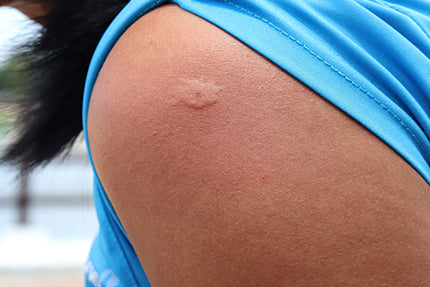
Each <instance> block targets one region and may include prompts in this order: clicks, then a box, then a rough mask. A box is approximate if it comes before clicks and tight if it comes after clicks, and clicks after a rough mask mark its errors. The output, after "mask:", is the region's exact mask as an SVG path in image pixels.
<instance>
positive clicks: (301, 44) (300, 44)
mask: <svg viewBox="0 0 430 287" xmlns="http://www.w3.org/2000/svg"><path fill="white" fill-rule="evenodd" d="M221 1H223V2H225V3H227V4H229V5H232V6H233V7H235V8H237V9H239V10H241V11H243V12H245V13H247V14H249V15H251V16H253V17H254V18H257V19H259V20H261V21H263V22H264V23H266V24H268V25H269V26H270V27H272V28H274V29H275V30H277V31H278V32H280V33H281V34H283V35H284V36H286V37H287V38H289V39H291V40H293V41H294V42H295V43H297V44H298V45H299V46H301V47H302V48H303V49H305V50H306V51H307V52H308V53H309V54H311V55H312V56H314V57H316V58H317V59H318V60H320V61H321V62H322V63H323V64H325V65H326V66H328V67H329V68H330V69H332V70H333V71H335V72H336V73H337V74H339V75H340V76H341V77H342V78H344V79H345V80H346V81H347V82H349V83H350V84H352V85H353V86H354V87H356V88H357V89H358V90H360V91H361V92H363V93H364V94H365V95H367V96H368V97H369V98H371V99H372V100H374V101H375V102H376V103H377V104H379V105H380V106H381V107H382V108H383V109H384V110H386V111H387V112H388V113H389V114H390V115H391V116H393V118H394V119H396V120H397V121H398V122H399V123H400V125H401V126H402V127H403V128H404V129H405V130H406V131H407V132H408V133H409V134H410V135H411V136H412V138H413V139H414V140H415V142H416V144H417V145H418V146H419V147H420V149H421V151H422V152H423V153H424V155H425V156H426V157H428V154H427V152H426V150H425V149H424V147H423V146H422V144H421V142H420V141H419V139H418V138H417V136H416V135H415V134H414V133H413V132H412V131H411V130H410V129H409V128H408V126H407V125H406V124H405V123H404V122H403V121H402V119H401V118H400V117H399V116H398V115H397V114H396V113H394V112H393V111H392V110H391V109H390V108H388V107H387V106H385V105H384V104H383V103H381V102H380V101H379V100H378V99H377V98H376V97H374V96H373V95H371V94H370V93H369V92H368V91H367V90H366V89H364V88H363V87H361V86H360V85H358V84H357V83H355V82H354V81H353V80H352V79H350V78H349V77H348V76H346V75H345V74H344V73H342V72H340V71H339V70H338V69H337V68H336V67H334V66H333V65H332V64H330V63H329V62H327V61H326V60H324V59H323V58H322V57H321V56H319V55H318V54H316V53H315V52H314V51H312V50H311V49H310V48H308V47H307V46H306V45H305V44H304V43H303V42H301V41H299V40H297V39H296V38H295V37H293V36H291V35H290V34H288V33H287V32H285V31H284V30H282V29H281V28H279V27H278V26H276V25H275V24H273V23H272V22H270V21H269V20H267V19H265V18H263V17H261V16H259V15H257V14H255V13H253V12H251V11H249V10H247V9H245V8H243V7H241V6H239V5H237V4H236V3H233V2H231V1H228V0H221Z"/></svg>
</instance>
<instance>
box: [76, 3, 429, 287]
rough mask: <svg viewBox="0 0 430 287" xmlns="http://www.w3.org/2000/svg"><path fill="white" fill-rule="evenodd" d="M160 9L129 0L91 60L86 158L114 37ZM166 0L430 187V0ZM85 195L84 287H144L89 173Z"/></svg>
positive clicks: (126, 241) (105, 200) (125, 240)
mask: <svg viewBox="0 0 430 287" xmlns="http://www.w3.org/2000/svg"><path fill="white" fill-rule="evenodd" d="M163 2H166V1H154V0H132V1H131V2H130V3H129V4H128V5H127V6H126V7H125V8H124V10H123V11H122V12H121V13H120V14H119V15H118V17H117V18H116V19H115V20H114V21H113V22H112V24H111V26H110V27H109V28H108V30H107V31H106V33H105V35H104V36H103V38H102V39H101V41H100V43H99V46H98V47H97V50H96V52H95V53H94V57H93V60H92V61H91V65H90V68H89V71H88V77H87V81H86V86H85V92H84V106H83V123H84V133H85V138H86V141H87V146H88V152H89V155H91V152H90V148H89V145H88V137H87V112H88V104H89V100H90V96H91V92H92V88H93V86H94V83H95V80H96V78H97V75H98V72H99V70H100V69H101V66H102V65H103V62H104V60H105V59H106V57H107V55H108V53H109V52H110V50H111V48H112V46H113V45H114V44H115V42H116V41H117V39H118V38H119V37H120V36H121V35H122V33H123V32H124V31H125V30H126V29H127V28H128V27H129V26H130V25H131V24H132V23H134V22H135V21H136V19H138V18H139V17H141V16H142V15H143V14H145V13H146V12H148V11H149V10H151V9H153V8H155V7H157V6H159V5H161V4H162V3H163ZM169 2H174V3H177V4H179V5H180V6H181V7H182V8H183V9H185V10H187V11H189V12H191V13H194V14H196V15H198V16H200V17H202V18H204V19H207V20H208V21H210V22H212V23H213V24H215V25H217V26H218V27H220V28H222V29H224V30H225V31H226V32H228V33H230V34H231V35H233V36H234V37H236V38H238V39H240V40H241V41H243V42H244V43H246V44H247V45H249V46H250V47H252V48H253V49H255V50H256V51H258V52H259V53H261V54H262V55H264V56H265V57H267V58H268V59H270V60H271V61H273V62H274V63H276V64H277V65H278V66H280V67H281V68H283V69H284V70H285V71H287V72H289V73H290V74H292V75H293V76H295V77H296V78H298V79H299V80H301V81H302V82H303V83H305V84H306V85H308V86H309V87H310V88H312V89H313V90H314V91H316V92H317V93H318V94H320V95H321V96H323V97H324V98H326V99H327V100H328V101H330V102H331V103H333V104H334V105H335V106H337V107H338V108H340V109H341V110H343V111H344V112H345V113H347V114H349V115H350V116H351V117H353V118H354V119H355V120H357V121H358V122H359V123H361V124H362V125H363V126H365V127H367V128H368V129H369V130H370V131H371V132H373V133H374V134H375V135H377V136H378V137H379V138H381V139H382V140H383V141H385V142H386V143H387V144H388V145H389V146H391V147H392V148H393V149H394V150H395V151H397V152H398V153H399V154H400V155H401V156H402V157H403V158H404V159H405V160H406V161H408V162H409V164H410V165H411V166H413V167H414V168H415V169H416V170H417V171H418V172H419V173H420V174H421V175H422V177H423V178H424V179H425V180H426V181H427V182H428V183H430V168H429V163H430V141H429V134H430V117H429V111H430V98H429V97H430V59H429V58H430V38H429V35H430V1H427V0H391V1H382V0H342V1H327V0H300V1H289V0H278V1H268V0H241V1H239V0H175V1H169ZM142 52H144V51H142ZM90 157H91V156H90ZM95 174H96V173H95ZM94 198H95V204H96V209H97V214H98V218H99V221H100V232H99V235H98V237H97V238H96V240H95V242H94V244H93V248H92V250H91V254H90V258H89V261H88V264H87V268H86V269H87V286H150V285H149V282H148V280H147V278H146V276H145V273H144V272H143V269H142V267H141V266H140V263H139V261H138V259H137V256H136V254H135V252H134V250H133V248H132V246H131V244H130V241H129V239H128V237H127V234H126V233H125V231H124V229H123V227H122V225H121V223H120V222H119V220H118V217H117V215H116V213H115V211H114V210H113V208H112V206H111V204H110V202H109V200H108V198H107V196H106V193H105V192H104V190H103V187H102V185H101V183H100V181H99V179H98V177H97V174H96V177H95V193H94ZM143 236H144V235H143Z"/></svg>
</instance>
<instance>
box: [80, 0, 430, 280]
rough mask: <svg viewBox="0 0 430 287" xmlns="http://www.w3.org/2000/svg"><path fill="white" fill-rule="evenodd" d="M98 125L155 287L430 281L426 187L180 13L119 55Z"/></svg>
mask: <svg viewBox="0 0 430 287" xmlns="http://www.w3.org/2000/svg"><path fill="white" fill-rule="evenodd" d="M88 125H89V138H90V145H91V148H92V152H93V158H94V163H95V166H96V169H97V171H98V173H99V176H100V179H101V181H102V183H103V185H104V187H105V189H106V191H107V193H108V196H109V198H110V199H111V201H112V203H113V206H114V208H115V210H116V211H117V213H118V215H119V217H120V219H121V222H122V223H123V225H124V227H125V229H126V231H127V233H128V235H129V237H130V239H131V241H132V243H133V246H134V247H135V250H136V252H137V254H138V256H139V258H140V260H141V262H142V264H143V267H144V269H145V271H146V273H147V274H148V277H149V279H150V281H152V283H154V284H155V283H156V284H159V285H160V286H175V285H181V286H203V285H207V284H206V283H207V282H221V283H220V286H242V285H243V286H251V285H249V282H256V283H255V286H275V285H276V286H281V285H282V286H291V285H295V286H298V284H300V282H305V281H303V280H307V281H306V282H327V285H332V284H338V283H339V284H341V283H342V282H343V283H346V282H357V284H358V285H360V284H361V285H363V284H365V283H366V282H369V280H370V279H372V278H373V279H374V280H379V281H377V282H393V284H394V283H396V282H409V283H410V282H411V281H407V280H416V284H418V285H419V284H420V283H422V282H424V281H420V280H424V279H423V278H424V276H425V272H426V271H428V270H429V268H430V252H428V248H427V247H425V246H428V243H430V217H429V215H428V210H429V207H430V198H429V194H428V191H429V189H428V186H427V184H426V183H425V182H424V181H423V180H422V179H421V178H420V177H419V175H418V174H417V173H416V172H415V171H414V170H413V169H412V168H411V167H410V166H409V165H407V164H406V162H405V161H403V160H402V159H401V158H400V157H399V156H398V155H397V154H396V153H395V152H394V151H392V150H391V149H390V148H389V147H388V146H386V145H385V144H384V143H382V142H381V141H380V140H379V139H377V138H376V137H375V136H374V135H372V134H371V133H369V132H368V131H367V130H365V129H364V128H363V127H362V126H360V125H359V124H357V123H356V122H355V121H353V120H352V119H350V118H349V117H348V116H347V115H345V114H344V113H342V112H341V111H339V110H338V109H336V108H335V107H334V106H332V105H331V104H330V103H328V102H326V101H325V100H323V99H322V98H321V97H319V96H318V95H317V94H316V93H314V92H313V91H312V90H310V89H308V88H307V87H305V86H304V85H303V84H301V83H300V82H299V81H298V80H296V79H294V78H293V77H291V76H290V75H289V74H288V73H286V72H284V71H282V70H281V69H279V68H278V67H276V66H275V65H273V64H272V63H270V62H269V61H268V60H267V59H265V58H263V57H261V56H260V55H259V54H257V53H255V52H254V51H253V50H251V49H249V48H248V47H247V46H245V45H243V44H242V43H241V42H239V41H238V40H236V39H234V38H233V37H231V36H229V35H228V34H226V33H225V32H223V31H222V30H220V29H218V28H216V27H215V26H213V25H211V24H210V23H208V22H206V21H205V20H203V19H201V18H198V17H196V16H194V15H191V14H189V13H187V12H185V11H183V10H181V9H179V8H178V7H177V6H174V5H167V6H163V7H161V8H158V9H156V10H154V11H153V12H151V13H149V14H147V15H145V16H144V17H142V18H141V19H139V20H138V21H137V22H136V23H135V24H134V25H133V26H132V27H131V28H130V29H129V30H128V31H127V32H126V33H125V34H124V35H123V36H122V37H121V39H120V40H119V42H118V43H117V44H116V45H115V47H114V49H113V50H112V52H111V53H110V55H109V57H108V59H107V61H106V63H105V64H104V67H103V69H102V70H101V72H100V75H99V78H98V80H97V83H96V85H95V88H94V92H93V96H92V100H91V105H90V111H89V122H88ZM411 242H413V243H411ZM400 246H401V247H400ZM423 249H425V252H421V251H423ZM419 250H421V251H419ZM363 262H365V263H363ZM408 266H409V267H408ZM412 266H413V267H412ZM411 278H412V279H411ZM321 280H322V281H321ZM324 280H325V281H324ZM330 280H332V281H330ZM336 280H337V281H336ZM353 280H355V281H353ZM360 280H362V281H360ZM366 280H367V281H366ZM384 280H385V281H384ZM390 280H391V281H390ZM396 280H397V281H396ZM401 280H403V281H401ZM375 282H376V281H375ZM414 282H415V281H414ZM289 284H290V285H289ZM381 284H382V283H381ZM405 284H406V283H405ZM305 285H306V284H305Z"/></svg>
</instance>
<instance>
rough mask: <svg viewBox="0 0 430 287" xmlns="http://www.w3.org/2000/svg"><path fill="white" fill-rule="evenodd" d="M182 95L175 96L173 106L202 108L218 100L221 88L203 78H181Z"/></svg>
mask: <svg viewBox="0 0 430 287" xmlns="http://www.w3.org/2000/svg"><path fill="white" fill-rule="evenodd" d="M178 81H179V85H180V90H181V92H180V95H176V96H175V97H173V100H172V105H173V106H186V107H189V108H192V109H196V110H201V109H203V108H205V107H208V106H211V105H214V104H216V103H217V102H218V95H219V92H220V91H221V88H220V87H219V86H217V85H216V84H215V83H212V82H210V81H206V80H201V79H179V80H178Z"/></svg>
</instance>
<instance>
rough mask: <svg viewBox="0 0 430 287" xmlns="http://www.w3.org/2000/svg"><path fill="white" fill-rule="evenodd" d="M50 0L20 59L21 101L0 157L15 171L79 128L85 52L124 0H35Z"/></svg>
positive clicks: (60, 145)
mask: <svg viewBox="0 0 430 287" xmlns="http://www.w3.org/2000/svg"><path fill="white" fill-rule="evenodd" d="M37 1H41V2H46V3H48V1H49V2H50V4H52V9H51V11H50V12H49V13H48V14H47V15H46V16H43V17H42V18H40V19H37V20H38V21H39V22H41V23H44V28H43V30H42V32H41V34H40V36H39V37H37V39H34V40H33V41H32V42H31V43H28V44H26V45H25V47H24V49H23V52H22V55H21V57H20V59H24V60H25V61H26V62H27V63H28V65H26V68H25V71H24V74H23V75H24V76H26V77H28V78H29V81H28V82H29V83H30V85H29V86H28V89H27V93H26V97H25V99H24V100H23V101H22V103H21V109H20V110H21V112H20V117H19V121H18V125H17V127H18V130H19V132H18V136H17V138H16V139H15V140H14V142H12V143H11V144H10V145H9V147H8V148H7V149H6V152H5V154H4V155H3V157H2V161H4V162H9V163H11V164H14V165H17V166H18V167H19V169H20V170H21V172H25V173H27V172H29V171H31V170H32V169H33V168H34V167H36V166H38V165H40V164H44V163H47V162H49V161H50V160H51V159H53V158H54V157H55V156H56V155H58V154H59V153H61V152H62V151H65V150H67V149H68V148H69V147H70V146H71V145H72V144H73V142H74V141H75V139H76V138H77V137H78V135H79V134H80V132H81V130H82V119H81V118H82V117H81V109H82V95H83V87H84V82H85V77H86V73H87V69H88V66H89V62H90V59H91V56H92V54H93V52H94V50H95V47H96V46H97V43H98V41H99V40H100V38H101V36H102V34H103V32H104V31H105V29H106V28H107V26H108V25H109V24H110V22H111V21H112V20H113V18H114V17H115V16H116V14H117V13H118V12H119V11H120V10H121V9H122V8H123V7H124V5H125V4H126V3H127V0H90V1H88V0H37Z"/></svg>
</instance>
